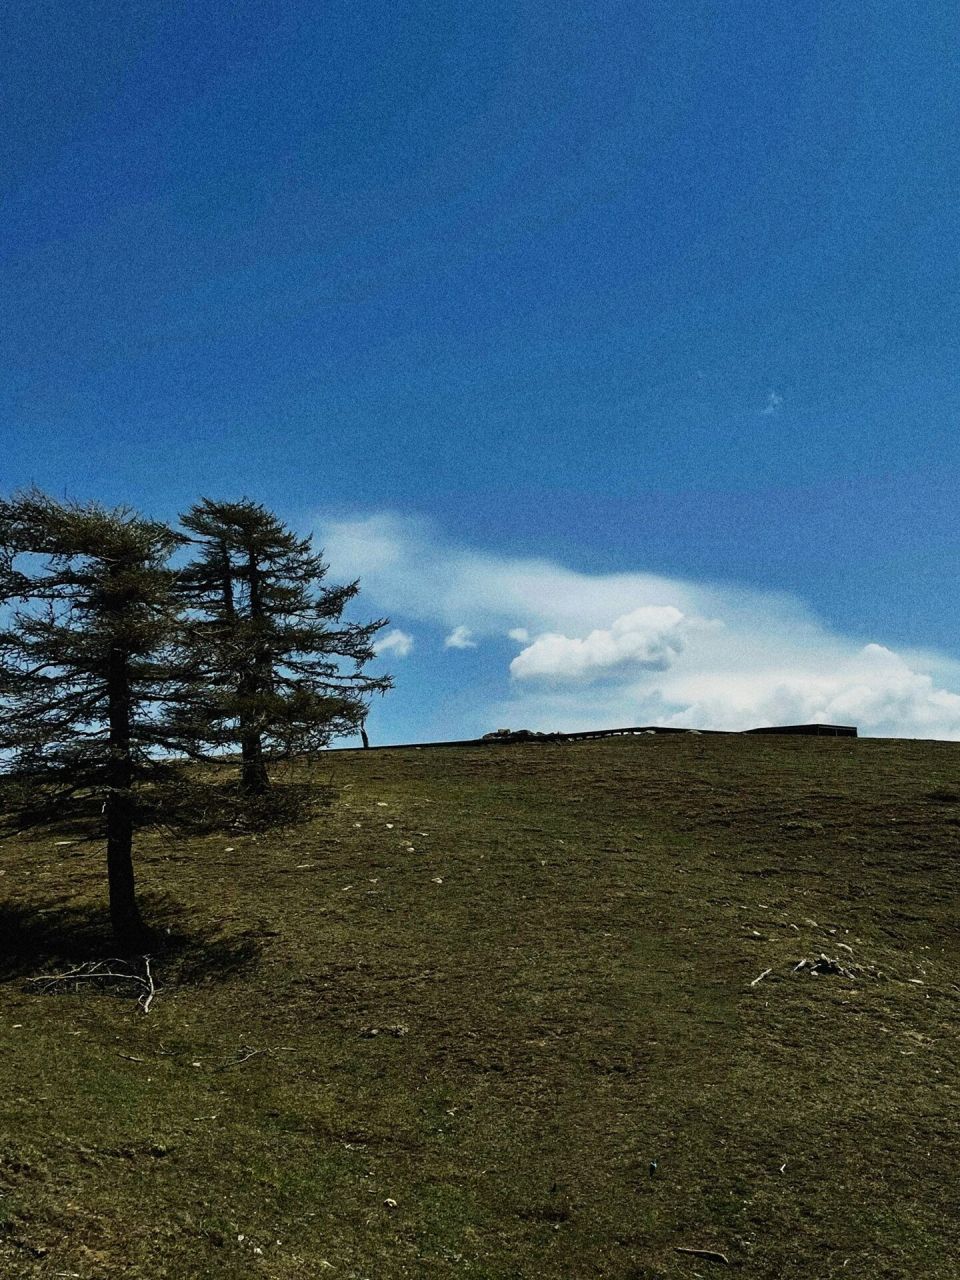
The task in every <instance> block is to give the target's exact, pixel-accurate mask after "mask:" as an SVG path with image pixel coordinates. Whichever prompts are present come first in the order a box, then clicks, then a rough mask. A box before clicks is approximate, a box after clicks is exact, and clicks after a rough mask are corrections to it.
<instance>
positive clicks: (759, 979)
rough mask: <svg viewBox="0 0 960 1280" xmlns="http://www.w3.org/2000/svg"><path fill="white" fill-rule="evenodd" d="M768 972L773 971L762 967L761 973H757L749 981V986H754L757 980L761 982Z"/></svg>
mask: <svg viewBox="0 0 960 1280" xmlns="http://www.w3.org/2000/svg"><path fill="white" fill-rule="evenodd" d="M768 973H773V969H772V968H771V969H764V971H763V973H761V974H758V976H757V977H756V978H754V980H753V981H752V982H751V983H750V985H751V987H755V986H756V985H757V983H758V982H762V981H763V980H764V978H765V977H766V976H767V974H768Z"/></svg>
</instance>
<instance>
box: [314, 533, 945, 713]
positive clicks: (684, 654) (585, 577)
mask: <svg viewBox="0 0 960 1280" xmlns="http://www.w3.org/2000/svg"><path fill="white" fill-rule="evenodd" d="M322 539H323V541H322V545H323V546H324V548H325V551H326V554H327V557H328V559H329V560H330V563H331V565H332V566H333V569H334V571H335V573H336V574H337V576H339V577H344V578H347V579H349V578H353V577H359V578H360V580H361V585H362V588H363V593H364V597H365V598H368V599H369V600H370V601H371V602H372V603H375V604H376V606H377V607H378V608H382V609H383V610H384V612H388V613H390V614H392V615H393V616H400V617H402V618H405V619H411V620H419V621H422V622H426V623H433V624H434V625H439V626H443V627H445V628H448V629H452V631H451V637H452V636H453V635H457V634H458V632H459V633H460V634H461V635H464V633H467V634H466V638H467V639H468V640H471V641H474V642H475V640H476V639H477V638H480V639H482V638H484V637H491V638H495V639H497V640H499V642H500V643H501V644H502V643H503V637H504V635H505V634H507V635H509V636H510V638H511V639H512V640H513V641H514V642H515V643H516V644H517V645H520V646H522V649H521V651H520V652H519V653H517V654H515V656H514V658H513V662H512V664H511V667H510V672H511V673H512V675H513V677H514V678H513V679H512V680H511V679H509V677H508V670H507V663H506V661H504V666H503V698H502V700H501V701H500V702H498V703H497V704H495V705H494V706H489V707H487V708H486V710H485V711H484V712H483V715H484V717H485V718H487V719H489V721H490V723H491V724H494V725H496V724H515V725H525V726H528V727H529V728H532V729H576V728H583V729H589V728H601V727H605V726H607V727H610V726H616V725H625V724H631V723H632V724H645V723H660V724H674V725H678V726H685V727H690V728H705V729H745V728H753V727H759V726H761V725H764V724H785V723H797V722H804V721H815V720H823V721H830V722H837V723H851V724H857V725H859V727H860V728H861V730H862V731H863V732H865V733H870V734H885V735H896V736H904V737H930V738H953V739H960V693H957V692H954V691H953V690H960V663H958V662H956V661H953V660H951V659H950V658H947V657H945V656H944V655H938V654H930V653H922V652H916V651H903V652H900V653H896V652H893V651H892V650H891V649H889V648H886V647H884V646H883V645H881V644H878V643H875V640H876V639H877V638H876V637H869V636H864V637H859V638H854V637H848V636H844V635H839V634H837V633H836V632H834V631H832V630H831V629H830V628H829V627H828V626H826V625H825V624H824V623H823V622H822V621H821V620H820V619H819V618H817V617H816V616H815V615H814V614H813V613H812V612H811V611H810V610H809V609H808V608H806V607H805V606H804V604H803V603H802V602H801V601H799V600H797V599H796V598H795V597H792V596H789V595H785V594H778V593H775V592H769V591H753V590H749V589H744V588H742V587H738V586H735V585H732V584H715V583H697V582H692V581H689V580H684V579H677V578H665V577H659V576H657V575H654V574H649V573H644V572H642V571H637V572H632V573H616V574H589V573H580V572H577V571H576V570H573V569H568V568H566V567H565V566H563V565H560V564H557V563H555V562H553V561H548V560H532V559H522V558H519V557H507V556H498V555H492V554H489V553H484V552H479V551H473V550H469V549H466V548H462V547H458V546H455V545H451V544H450V543H448V542H446V541H444V540H443V539H442V538H441V537H439V536H438V535H437V534H436V533H435V531H434V530H433V529H432V528H431V526H430V525H429V524H427V523H425V522H423V521H416V520H406V519H403V518H402V517H399V516H395V515H375V516H372V517H370V518H368V519H363V520H354V521H348V522H334V523H328V524H327V525H326V526H325V527H323V530H322ZM451 637H448V639H450V638H451ZM868 640H869V641H872V642H871V643H865V641H868ZM495 652H496V648H495V646H493V645H491V646H490V654H491V659H492V655H493V654H494V653H495Z"/></svg>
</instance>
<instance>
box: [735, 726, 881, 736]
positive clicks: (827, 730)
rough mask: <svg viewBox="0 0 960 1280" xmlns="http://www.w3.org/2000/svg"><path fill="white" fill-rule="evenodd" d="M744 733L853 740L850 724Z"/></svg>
mask: <svg viewBox="0 0 960 1280" xmlns="http://www.w3.org/2000/svg"><path fill="white" fill-rule="evenodd" d="M744 733H802V734H805V735H806V736H807V737H812V738H855V737H856V736H857V727H856V725H852V724H775V725H770V726H769V727H767V728H765V729H744Z"/></svg>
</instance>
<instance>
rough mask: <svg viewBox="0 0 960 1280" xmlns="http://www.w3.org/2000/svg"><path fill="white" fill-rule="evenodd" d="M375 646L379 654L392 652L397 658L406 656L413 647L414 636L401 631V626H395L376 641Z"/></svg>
mask: <svg viewBox="0 0 960 1280" xmlns="http://www.w3.org/2000/svg"><path fill="white" fill-rule="evenodd" d="M373 648H374V652H375V653H377V654H378V655H380V654H384V653H392V654H393V656H394V657H395V658H406V657H407V656H408V655H409V653H410V651H411V650H412V649H413V636H411V635H408V634H407V632H406V631H401V630H400V628H399V627H394V629H393V630H392V631H388V632H387V634H386V635H385V636H382V637H381V638H380V639H379V640H376V641H374V645H373Z"/></svg>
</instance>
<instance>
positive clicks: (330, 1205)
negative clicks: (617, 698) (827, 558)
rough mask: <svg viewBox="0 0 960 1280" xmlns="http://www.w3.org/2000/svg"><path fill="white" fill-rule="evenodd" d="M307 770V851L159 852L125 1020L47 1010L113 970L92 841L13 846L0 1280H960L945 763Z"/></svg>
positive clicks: (815, 746)
mask: <svg viewBox="0 0 960 1280" xmlns="http://www.w3.org/2000/svg"><path fill="white" fill-rule="evenodd" d="M305 773H308V774H309V777H310V778H311V779H312V780H314V781H316V782H317V783H319V784H323V785H324V786H332V787H333V791H334V794H335V796H336V799H335V800H334V801H333V803H332V804H331V806H330V807H329V808H328V809H327V810H326V811H325V812H323V813H322V814H321V815H319V816H318V817H315V818H313V819H311V820H310V821H308V822H307V823H305V824H303V825H301V826H299V827H297V828H295V829H293V830H291V831H287V832H284V833H279V834H276V835H268V834H264V833H259V834H256V833H248V834H243V835H239V834H238V835H236V836H233V837H231V836H224V835H217V834H207V835H195V836H190V837H186V836H184V837H175V836H173V835H171V834H170V833H169V832H161V831H159V830H158V831H155V832H146V833H144V835H143V837H142V838H141V840H140V845H139V855H138V856H139V870H140V880H141V885H142V891H143V894H144V898H145V901H146V902H147V904H148V905H149V907H150V911H151V913H152V916H153V918H154V920H155V921H156V922H157V923H158V924H159V925H160V928H161V930H162V931H164V932H163V937H164V938H165V939H166V945H165V948H162V949H158V952H157V955H156V957H155V961H154V965H155V969H156V971H157V973H158V980H159V982H160V984H161V988H162V989H161V990H160V992H159V994H158V995H157V997H156V999H155V1001H154V1003H153V1005H152V1007H151V1009H150V1012H149V1014H148V1015H147V1016H144V1015H143V1013H142V1012H141V1011H140V1010H139V1009H138V1007H137V1001H136V994H135V993H134V994H132V995H131V993H130V992H127V991H125V990H124V989H123V986H122V984H121V985H120V986H119V987H115V988H113V989H110V988H103V987H101V986H99V985H98V984H96V983H85V984H75V986H74V987H73V988H71V987H70V986H69V984H67V985H66V986H65V987H58V988H54V989H53V990H51V991H46V992H44V991H43V990H42V984H38V983H32V982H30V981H29V979H30V978H33V977H36V976H38V975H39V974H44V973H50V972H60V971H62V969H63V968H65V967H69V966H71V965H77V964H80V963H85V962H89V961H91V960H95V959H101V958H103V957H104V956H107V955H109V944H108V943H107V942H106V940H105V935H104V932H103V928H104V926H103V920H102V915H101V914H100V903H101V899H102V894H103V875H102V866H101V863H102V850H101V848H100V846H99V844H97V843H96V842H93V841H86V840H84V839H82V838H80V839H79V840H78V842H77V843H75V844H57V843H56V842H57V841H58V840H62V839H64V838H68V837H65V836H64V835H63V834H60V833H56V832H52V831H41V832H38V833H34V834H33V835H32V836H30V837H29V838H28V837H26V836H20V837H7V838H6V839H5V840H4V841H3V843H2V845H0V904H2V907H0V909H2V916H3V918H2V920H0V927H3V928H4V933H3V936H2V940H0V979H2V982H0V1107H2V1111H3V1116H2V1119H3V1124H2V1137H0V1276H3V1277H4V1278H5V1277H7V1276H9V1277H11V1280H13V1278H15V1277H16V1278H17V1280H19V1278H20V1277H24V1280H26V1278H33V1277H53V1276H64V1275H73V1276H77V1277H82V1278H83V1280H104V1278H107V1277H112V1276H121V1275H122V1276H124V1277H149V1278H150V1280H153V1278H157V1280H159V1278H160V1277H163V1280H194V1278H196V1277H225V1278H226V1277H241V1276H242V1277H248V1276H263V1277H269V1278H275V1280H288V1278H289V1280H294V1278H297V1280H300V1278H304V1280H306V1278H308V1277H309V1278H310V1280H313V1278H314V1277H319V1276H327V1275H329V1276H331V1277H333V1278H334V1280H336V1277H351V1278H353V1280H360V1278H361V1277H370V1280H374V1278H375V1280H392V1278H393V1277H400V1276H409V1277H421V1276H427V1277H429V1276H437V1277H447V1276H450V1277H453V1276H464V1277H469V1276H474V1277H484V1278H488V1277H489V1278H490V1280H507V1277H511V1278H514V1277H531V1278H533V1277H557V1278H558V1280H559V1278H560V1277H586V1276H596V1277H610V1278H611V1280H613V1278H617V1280H628V1278H632V1280H641V1278H643V1280H653V1277H663V1278H664V1280H666V1278H668V1277H669V1278H671V1280H672V1278H674V1277H695V1276H698V1275H700V1276H707V1275H721V1274H725V1273H728V1272H738V1273H740V1274H743V1275H745V1276H751V1277H758V1278H759V1277H763V1278H765V1280H766V1278H769V1280H774V1278H776V1280H788V1278H790V1277H804V1278H805V1280H806V1278H809V1280H826V1278H827V1277H833V1276H837V1277H843V1278H844V1280H853V1278H855V1277H856V1278H859V1280H876V1278H878V1277H907V1276H910V1277H912V1276H917V1277H919V1276H923V1277H928V1278H933V1280H936V1278H938V1277H943V1278H946V1277H955V1276H956V1275H957V1274H958V1269H957V1262H956V1259H957V1256H958V1254H960V1229H958V1226H957V1218H956V1213H955V1192H954V1184H955V1175H956V1171H957V1169H958V1167H960V1161H958V1143H957V1139H958V1133H960V1120H958V1114H960V1113H958V1110H957V1102H958V1050H957V1039H956V1036H957V1030H958V1022H960V987H958V982H960V977H958V967H960V966H958V961H960V929H958V923H957V914H956V895H957V888H958V879H960V876H958V850H960V790H957V788H958V786H960V748H958V747H956V746H952V745H948V744H936V743H904V742H881V741H862V740H861V741H850V740H843V739H840V740H810V739H769V738H768V739H751V738H723V737H718V738H711V737H702V738H698V737H668V738H639V739H628V740H608V741H601V742H590V743H578V744H567V745H560V746H540V745H520V746H513V747H492V748H486V749H477V750H469V749H462V750H450V751H443V750H421V751H408V752H366V753H355V754H353V753H344V754H342V755H339V754H338V755H331V756H327V757H324V758H323V760H322V762H320V763H319V764H318V765H317V766H316V767H315V768H313V769H312V770H310V771H300V775H299V776H298V777H297V778H295V779H293V781H298V782H303V781H304V775H305ZM166 930H169V933H166V932H165V931H166ZM821 954H825V955H827V956H828V957H830V958H833V959H837V960H839V963H840V966H841V967H842V968H843V969H845V970H847V972H848V973H849V974H851V975H853V976H846V975H845V974H824V975H822V976H817V975H815V974H812V973H811V972H810V971H809V969H807V970H800V971H797V972H794V966H795V965H796V964H797V963H798V962H799V961H800V960H801V959H803V958H809V959H811V960H815V959H816V958H817V957H819V956H820V955H821ZM765 970H770V972H769V973H767V974H766V976H765V977H764V978H763V979H762V980H761V981H760V982H759V983H757V984H756V985H753V986H752V985H751V982H752V981H753V980H754V979H755V978H757V976H758V975H759V974H760V973H761V972H763V971H765ZM653 1161H656V1169H655V1172H653V1173H651V1162H653ZM678 1246H687V1247H693V1248H704V1249H711V1250H716V1251H719V1252H722V1253H723V1254H724V1255H725V1256H726V1257H727V1258H728V1260H729V1265H724V1264H723V1263H721V1262H717V1261H711V1260H710V1259H707V1258H702V1257H697V1256H695V1255H682V1254H678V1253H676V1252H675V1249H676V1248H677V1247H678Z"/></svg>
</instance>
